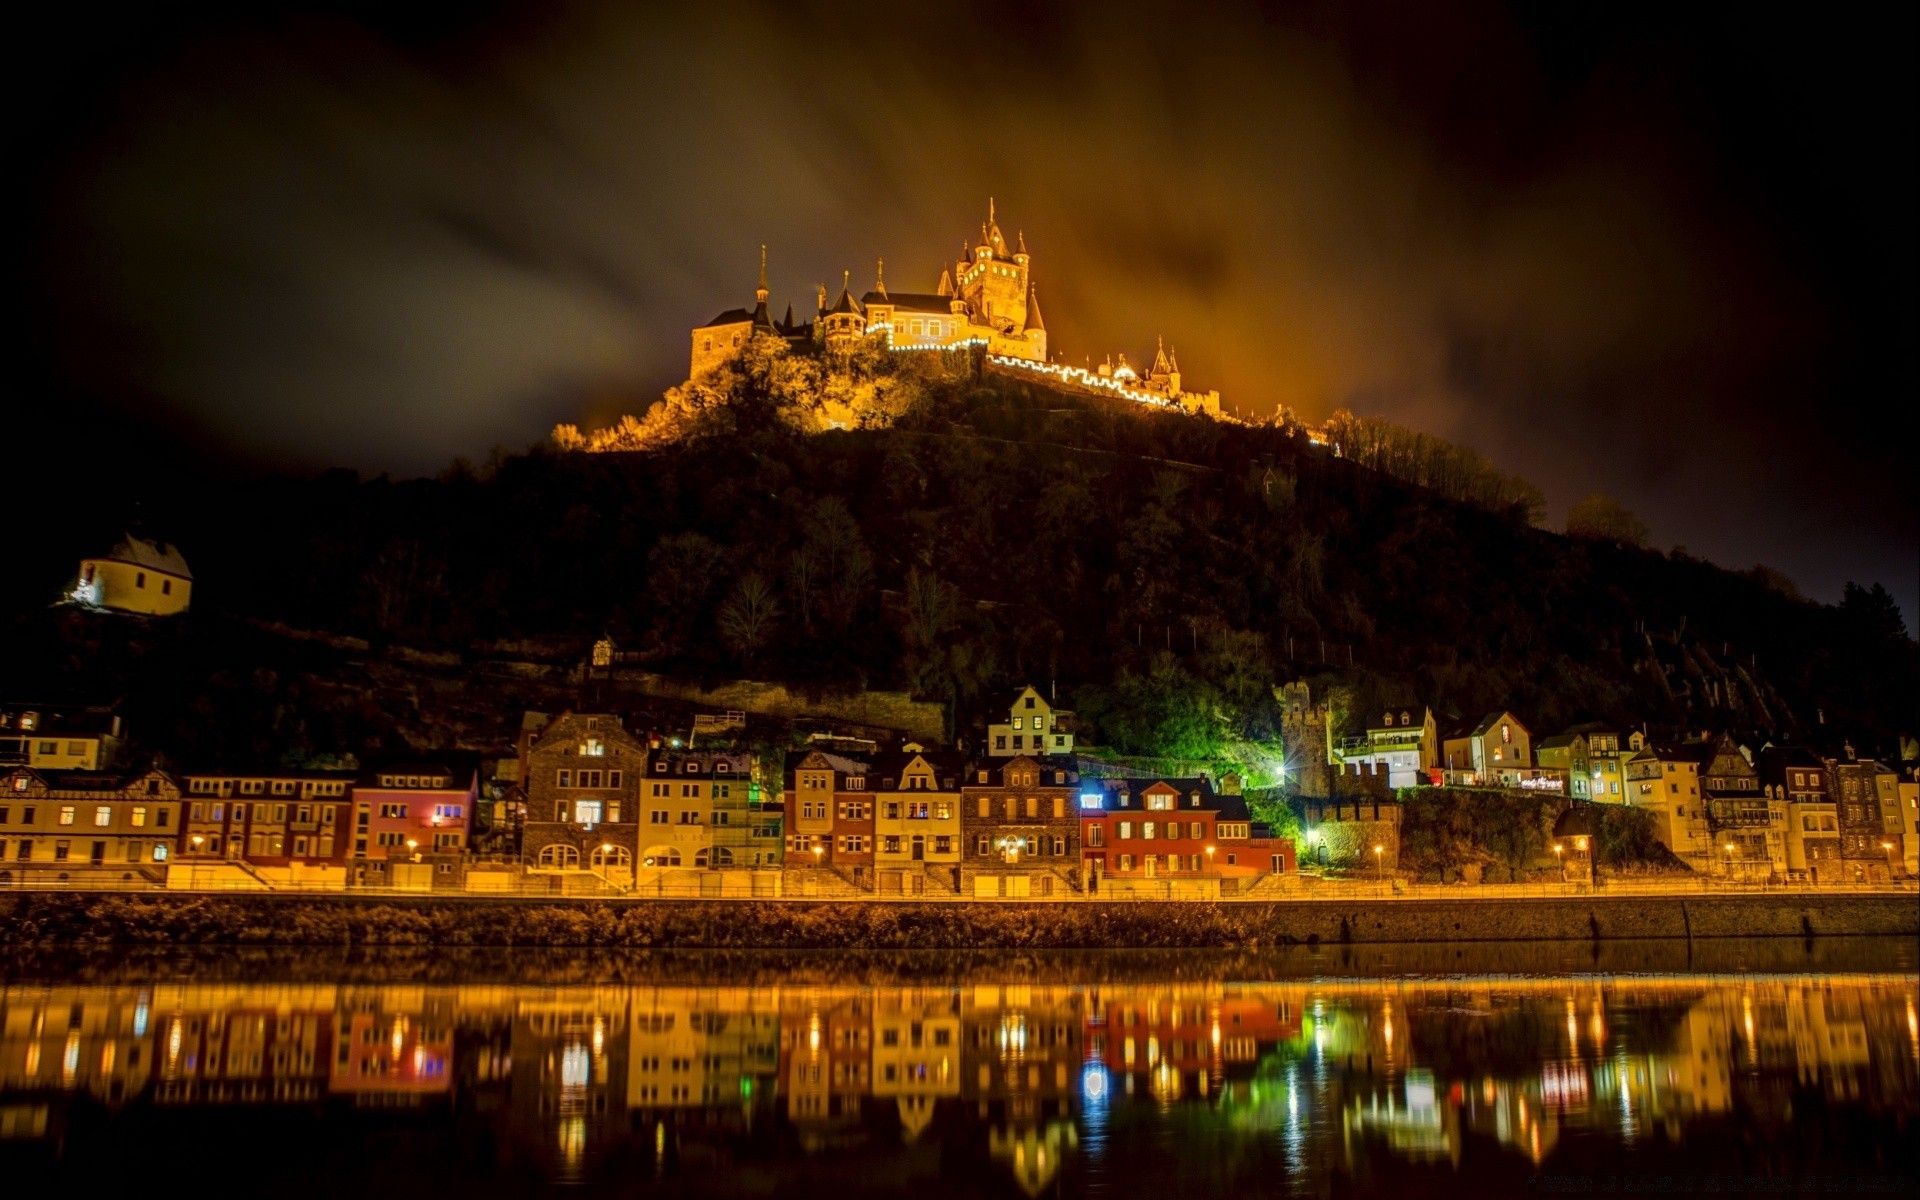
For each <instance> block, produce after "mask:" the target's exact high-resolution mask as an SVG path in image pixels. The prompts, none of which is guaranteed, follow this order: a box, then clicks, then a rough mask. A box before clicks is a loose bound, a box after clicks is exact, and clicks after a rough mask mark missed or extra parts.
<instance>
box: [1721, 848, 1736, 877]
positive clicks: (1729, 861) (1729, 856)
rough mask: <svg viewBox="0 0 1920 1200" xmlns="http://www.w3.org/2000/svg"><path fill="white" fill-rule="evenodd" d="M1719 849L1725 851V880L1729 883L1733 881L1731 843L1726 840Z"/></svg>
mask: <svg viewBox="0 0 1920 1200" xmlns="http://www.w3.org/2000/svg"><path fill="white" fill-rule="evenodd" d="M1721 849H1722V850H1725V851H1726V852H1727V881H1728V882H1729V883H1731V882H1732V881H1733V843H1732V842H1728V843H1727V844H1726V845H1724V846H1722V847H1721Z"/></svg>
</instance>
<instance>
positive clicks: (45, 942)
mask: <svg viewBox="0 0 1920 1200" xmlns="http://www.w3.org/2000/svg"><path fill="white" fill-rule="evenodd" d="M1916 934H1920V904H1916V901H1915V897H1914V896H1912V895H1911V894H1889V895H1885V896H1876V895H1846V896H1834V897H1818V898H1814V897H1806V896H1729V897H1697V896H1696V897H1677V896H1676V897H1661V896H1635V897H1621V898H1618V899H1614V898H1604V899H1603V898H1580V899H1525V900H1514V901H1512V902H1498V901H1482V902H1479V903H1474V904H1460V903H1453V902H1448V901H1438V900H1436V901H1423V900H1393V901H1378V902H1374V903H1371V904H1369V903H1367V902H1365V901H1325V900H1316V901H1282V902H1277V903H1272V904H1261V903H1249V902H1239V903H1227V904H1212V903H1203V902H1194V901H1175V902H1167V903H1154V902H1128V903H1111V902H1109V903H1101V902H1076V903H1039V904H1021V903H942V904H916V903H901V902H871V901H851V902H849V901H840V902H814V903H809V902H795V901H703V900H647V901H550V900H519V899H464V898H460V899H456V898H445V899H442V898H433V897H423V898H420V899H417V900H414V899H406V900H397V899H392V898H387V897H367V896H354V895H351V894H349V895H343V896H337V897H311V896H300V897H267V896H194V895H177V894H175V895H167V894H153V895H102V894H97V893H95V894H81V893H16V894H14V895H12V896H8V897H5V898H4V899H0V946H11V947H21V948H26V947H34V948H52V947H86V946H105V945H146V946H169V945H174V946H184V945H202V946H204V945H249V946H275V945H279V946H299V945H309V946H313V945H319V946H404V945H414V946H420V945H443V946H592V947H634V948H676V949H732V950H750V949H785V950H806V949H821V950H847V949H869V950H914V949H923V950H982V949H1006V950H1043V949H1057V950H1067V949H1102V950H1104V949H1186V948H1206V947H1213V948H1232V949H1249V948H1260V947H1273V946H1290V945H1310V946H1311V945H1342V944H1368V943H1400V944H1404V943H1428V944H1445V943H1455V942H1503V941H1505V942H1515V941H1518V942H1536V941H1541V942H1591V941H1616V940H1629V939H1644V938H1674V939H1682V940H1698V939H1713V938H1732V937H1740V938H1751V937H1783V938H1789V937H1797V938H1807V937H1834V936H1854V935H1882V936H1905V937H1913V936H1915V935H1916Z"/></svg>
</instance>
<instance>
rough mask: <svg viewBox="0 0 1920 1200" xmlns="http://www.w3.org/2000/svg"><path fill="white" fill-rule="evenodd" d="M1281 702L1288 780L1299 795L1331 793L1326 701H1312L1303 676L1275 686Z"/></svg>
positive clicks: (1282, 739) (1281, 726)
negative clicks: (1323, 702) (1324, 702)
mask: <svg viewBox="0 0 1920 1200" xmlns="http://www.w3.org/2000/svg"><path fill="white" fill-rule="evenodd" d="M1273 698H1274V699H1275V700H1278V701H1279V702H1280V738H1281V741H1282V742H1283V743H1284V744H1285V745H1286V748H1287V783H1288V788H1289V790H1290V791H1291V792H1292V793H1293V794H1294V795H1296V796H1326V795H1329V794H1331V792H1330V785H1331V782H1332V781H1331V779H1330V778H1329V776H1328V771H1327V720H1328V716H1329V714H1328V711H1327V706H1326V705H1325V704H1315V703H1314V702H1313V690H1312V689H1311V688H1309V687H1308V686H1307V682H1306V680H1304V679H1296V680H1294V681H1293V682H1292V683H1283V684H1281V685H1280V686H1278V687H1276V688H1274V689H1273Z"/></svg>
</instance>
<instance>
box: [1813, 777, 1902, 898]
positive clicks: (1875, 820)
mask: <svg viewBox="0 0 1920 1200" xmlns="http://www.w3.org/2000/svg"><path fill="white" fill-rule="evenodd" d="M1829 770H1830V771H1831V772H1832V778H1833V790H1834V800H1835V802H1836V810H1837V814H1838V817H1839V825H1840V872H1841V877H1842V880H1843V882H1847V883H1885V882H1887V881H1889V880H1891V879H1894V878H1896V877H1898V876H1901V875H1904V874H1905V873H1906V872H1905V864H1904V861H1903V860H1904V845H1905V843H1904V840H1903V838H1902V836H1901V817H1900V777H1899V775H1897V774H1896V773H1895V772H1894V771H1893V769H1892V768H1890V767H1887V766H1885V765H1884V764H1882V763H1880V762H1877V761H1875V760H1874V759H1870V758H1866V759H1860V758H1845V759H1838V760H1835V761H1834V762H1832V763H1831V764H1830V765H1829Z"/></svg>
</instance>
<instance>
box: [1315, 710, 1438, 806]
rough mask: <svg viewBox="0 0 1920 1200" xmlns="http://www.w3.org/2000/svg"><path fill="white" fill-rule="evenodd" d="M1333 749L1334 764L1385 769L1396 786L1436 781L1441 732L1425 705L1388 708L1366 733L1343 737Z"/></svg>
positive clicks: (1388, 781) (1390, 782)
mask: <svg viewBox="0 0 1920 1200" xmlns="http://www.w3.org/2000/svg"><path fill="white" fill-rule="evenodd" d="M1330 749H1331V751H1332V757H1331V761H1332V762H1333V763H1334V764H1335V765H1341V766H1346V767H1370V768H1373V769H1377V770H1382V771H1385V772H1386V774H1387V785H1388V786H1389V787H1393V788H1403V787H1415V786H1420V785H1425V784H1429V783H1432V782H1434V776H1433V773H1434V771H1435V770H1436V769H1437V768H1438V766H1439V763H1440V735H1439V731H1438V729H1437V727H1436V726H1435V725H1434V720H1433V713H1432V712H1431V711H1430V710H1428V709H1427V708H1425V707H1424V706H1415V707H1411V708H1393V709H1388V710H1386V711H1385V712H1383V713H1382V714H1381V716H1380V722H1379V723H1378V724H1376V725H1370V726H1368V727H1367V732H1366V736H1364V737H1357V738H1344V739H1342V740H1341V741H1340V742H1338V743H1336V744H1335V745H1333V746H1332V747H1331V748H1330Z"/></svg>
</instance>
